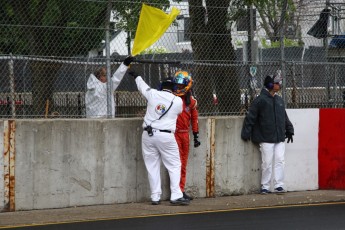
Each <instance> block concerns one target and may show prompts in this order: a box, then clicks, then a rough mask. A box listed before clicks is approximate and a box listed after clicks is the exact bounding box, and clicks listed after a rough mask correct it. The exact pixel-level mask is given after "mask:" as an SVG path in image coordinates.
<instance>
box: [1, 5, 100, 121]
mask: <svg viewBox="0 0 345 230" xmlns="http://www.w3.org/2000/svg"><path fill="white" fill-rule="evenodd" d="M0 9H2V10H1V16H2V17H1V19H0V20H1V24H2V26H1V30H2V31H3V32H2V33H1V36H0V52H1V53H2V54H10V53H12V54H13V55H30V56H32V55H34V56H40V57H47V56H58V57H71V56H79V55H85V54H86V53H87V52H88V51H89V50H90V49H92V48H94V47H95V46H96V45H97V44H99V42H100V41H101V40H102V38H103V37H104V29H103V28H104V22H105V14H106V4H100V3H97V2H87V1H69V0H27V1H1V3H0ZM60 66H61V64H59V63H52V62H42V61H33V62H31V65H30V68H31V73H32V84H33V85H32V87H33V89H32V97H33V104H34V105H33V111H32V113H33V114H34V115H43V114H44V109H45V103H46V101H47V100H49V101H51V100H52V95H53V83H54V80H55V78H56V75H57V71H58V70H59V69H60Z"/></svg>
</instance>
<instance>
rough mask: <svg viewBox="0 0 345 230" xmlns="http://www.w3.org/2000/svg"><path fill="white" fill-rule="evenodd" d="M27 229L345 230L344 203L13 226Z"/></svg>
mask: <svg viewBox="0 0 345 230" xmlns="http://www.w3.org/2000/svg"><path fill="white" fill-rule="evenodd" d="M1 229H27V230H29V229H30V230H33V229H34V230H56V229H64V230H72V229H73V230H94V229H97V230H108V229H109V230H110V229H111V230H113V229H126V230H132V229H140V230H155V229H162V230H170V229H176V230H189V229H193V230H196V229H197V230H203V229H210V230H218V229H219V230H222V229H224V230H225V229H226V230H229V229H255V230H259V229H265V230H266V229H267V230H268V229H274V230H287V229H289V230H291V229H301V230H302V229H303V230H307V229H313V230H318V229H320V230H321V229H322V230H333V229H339V230H340V229H345V203H344V202H336V203H326V204H322V203H321V204H309V205H289V206H281V207H258V208H244V209H236V210H227V211H224V210H219V211H217V210H215V211H203V212H191V213H176V214H163V215H150V216H140V217H130V218H116V219H103V220H95V221H80V222H70V223H54V224H43V225H28V226H21V227H20V226H13V227H8V228H1Z"/></svg>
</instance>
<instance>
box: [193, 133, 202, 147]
mask: <svg viewBox="0 0 345 230" xmlns="http://www.w3.org/2000/svg"><path fill="white" fill-rule="evenodd" d="M198 134H199V133H198V132H193V136H194V147H195V148H197V147H199V146H200V145H201V143H200V141H199V140H198V138H199V137H198Z"/></svg>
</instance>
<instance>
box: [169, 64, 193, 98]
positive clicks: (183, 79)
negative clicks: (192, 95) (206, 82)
mask: <svg viewBox="0 0 345 230" xmlns="http://www.w3.org/2000/svg"><path fill="white" fill-rule="evenodd" d="M173 82H174V83H175V84H178V85H184V86H185V87H184V88H182V89H176V90H175V92H174V94H175V95H176V96H183V95H185V94H186V93H187V92H188V91H189V90H190V89H191V88H192V85H193V79H192V77H191V76H190V74H189V73H188V72H187V71H182V70H179V71H177V72H176V73H175V76H174V77H173Z"/></svg>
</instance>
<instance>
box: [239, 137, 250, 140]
mask: <svg viewBox="0 0 345 230" xmlns="http://www.w3.org/2000/svg"><path fill="white" fill-rule="evenodd" d="M241 139H242V140H243V141H249V140H250V137H242V136H241Z"/></svg>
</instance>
